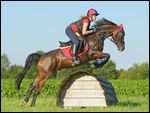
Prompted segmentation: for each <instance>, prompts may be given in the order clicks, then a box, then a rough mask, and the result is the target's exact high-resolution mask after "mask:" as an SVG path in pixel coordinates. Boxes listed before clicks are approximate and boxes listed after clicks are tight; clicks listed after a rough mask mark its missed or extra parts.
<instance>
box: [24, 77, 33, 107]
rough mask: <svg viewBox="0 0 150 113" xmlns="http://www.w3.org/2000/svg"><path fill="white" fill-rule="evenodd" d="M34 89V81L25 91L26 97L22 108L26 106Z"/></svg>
mask: <svg viewBox="0 0 150 113" xmlns="http://www.w3.org/2000/svg"><path fill="white" fill-rule="evenodd" d="M35 87H36V80H35V82H33V83H31V84H30V87H29V89H28V91H27V94H26V97H25V99H24V101H23V102H22V106H24V105H26V103H27V102H28V101H29V98H30V95H31V93H32V91H33V90H34V89H35Z"/></svg>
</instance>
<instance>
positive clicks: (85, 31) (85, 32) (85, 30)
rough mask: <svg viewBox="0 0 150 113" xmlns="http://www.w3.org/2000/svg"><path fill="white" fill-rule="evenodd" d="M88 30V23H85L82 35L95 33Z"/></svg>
mask: <svg viewBox="0 0 150 113" xmlns="http://www.w3.org/2000/svg"><path fill="white" fill-rule="evenodd" d="M87 28H88V23H87V22H84V23H83V28H82V35H88V34H91V33H93V31H92V30H87Z"/></svg>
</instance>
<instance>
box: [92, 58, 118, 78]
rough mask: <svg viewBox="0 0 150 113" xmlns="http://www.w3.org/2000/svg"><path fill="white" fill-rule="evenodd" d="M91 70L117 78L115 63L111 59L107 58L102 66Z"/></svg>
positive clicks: (107, 76)
mask: <svg viewBox="0 0 150 113" xmlns="http://www.w3.org/2000/svg"><path fill="white" fill-rule="evenodd" d="M92 72H93V73H95V74H97V75H101V76H104V77H106V78H111V79H117V78H118V76H119V73H118V70H116V64H115V63H114V62H113V61H112V60H109V61H108V62H107V63H106V64H105V65H104V66H103V67H101V68H98V69H95V70H93V71H92Z"/></svg>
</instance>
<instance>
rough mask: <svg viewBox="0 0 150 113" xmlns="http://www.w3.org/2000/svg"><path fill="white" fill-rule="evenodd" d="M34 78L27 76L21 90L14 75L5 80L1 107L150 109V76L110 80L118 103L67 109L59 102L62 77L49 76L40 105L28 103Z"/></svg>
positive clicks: (89, 110)
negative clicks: (26, 100) (15, 82)
mask: <svg viewBox="0 0 150 113" xmlns="http://www.w3.org/2000/svg"><path fill="white" fill-rule="evenodd" d="M32 81H33V80H32V79H24V80H23V82H22V84H21V88H20V91H19V92H16V91H15V88H14V79H2V80H1V99H2V100H1V111H3V112H4V111H5V112H6V111H8V112H15V111H23V112H30V111H34V112H37V111H39V112H40V111H41V112H42V111H46V112H50V111H58V112H59V111H60V112H68V111H75V112H79V111H80V112H96V111H97V112H98V111H99V112H100V111H101V112H122V111H124V112H125V111H127V112H130V111H131V112H139V111H145V112H148V111H149V80H109V81H110V82H111V83H112V85H113V87H114V89H115V92H116V95H117V98H118V103H117V104H116V105H113V106H109V107H96V108H95V107H87V108H72V109H64V108H61V107H57V106H56V93H57V90H58V88H59V87H60V86H59V85H60V84H61V82H60V80H48V81H47V83H46V84H45V86H44V88H43V89H42V91H41V93H40V95H39V96H38V98H37V101H36V106H35V107H30V104H31V100H32V98H30V100H29V102H28V103H27V105H26V106H24V107H22V106H21V103H22V101H23V99H24V97H25V95H26V92H27V89H28V88H29V84H30V83H31V82H32Z"/></svg>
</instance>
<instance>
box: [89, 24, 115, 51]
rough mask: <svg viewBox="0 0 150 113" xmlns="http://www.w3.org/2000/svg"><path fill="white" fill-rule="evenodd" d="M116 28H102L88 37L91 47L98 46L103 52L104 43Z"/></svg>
mask: <svg viewBox="0 0 150 113" xmlns="http://www.w3.org/2000/svg"><path fill="white" fill-rule="evenodd" d="M113 29H114V26H102V27H100V28H99V31H97V32H96V33H93V34H91V35H89V36H88V42H89V44H90V46H96V48H97V49H98V50H101V51H102V50H103V46H104V41H105V39H106V38H108V37H109V36H111V35H112V32H113Z"/></svg>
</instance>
